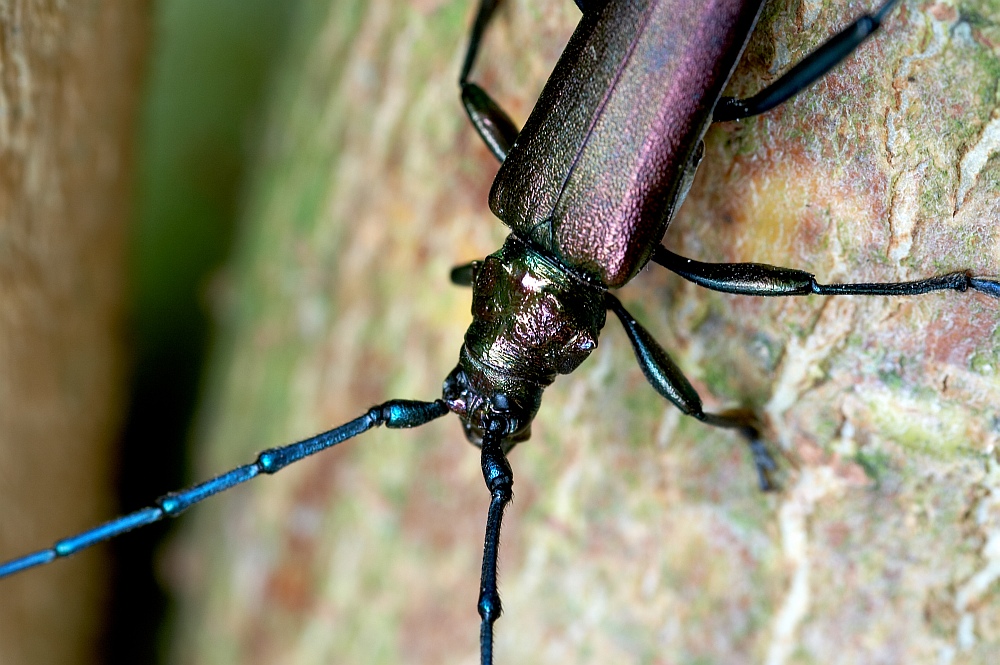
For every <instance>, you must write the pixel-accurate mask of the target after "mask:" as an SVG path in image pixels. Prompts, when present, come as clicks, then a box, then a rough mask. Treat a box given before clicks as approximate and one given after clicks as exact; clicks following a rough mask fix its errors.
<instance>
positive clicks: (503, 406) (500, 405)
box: [490, 393, 510, 412]
mask: <svg viewBox="0 0 1000 665" xmlns="http://www.w3.org/2000/svg"><path fill="white" fill-rule="evenodd" d="M490 402H492V404H493V408H494V409H496V410H497V411H501V412H502V411H509V410H510V400H508V399H507V396H506V395H504V394H503V393H495V394H494V395H493V396H492V397H491V398H490Z"/></svg>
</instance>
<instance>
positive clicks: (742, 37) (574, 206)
mask: <svg viewBox="0 0 1000 665" xmlns="http://www.w3.org/2000/svg"><path fill="white" fill-rule="evenodd" d="M762 4H763V3H762V2H761V1H760V0H710V1H709V2H705V3H698V2H691V1H690V0H645V1H642V2H631V1H623V2H608V3H606V4H604V5H603V6H600V7H596V8H594V9H592V10H588V11H585V12H584V14H583V18H582V19H581V20H580V24H579V25H578V26H577V28H576V31H575V32H574V33H573V36H572V37H571V38H570V41H569V43H568V44H567V46H566V49H565V50H564V51H563V54H562V57H561V58H560V59H559V62H558V64H557V65H556V67H555V69H554V70H553V72H552V74H551V76H550V77H549V80H548V83H547V84H546V85H545V88H544V90H543V91H542V94H541V96H540V97H539V100H538V103H537V104H536V105H535V108H534V111H533V112H532V113H531V115H530V117H529V118H528V120H527V122H526V123H525V126H524V128H523V129H522V130H521V131H520V133H519V134H518V136H517V140H516V141H515V142H514V144H513V146H512V147H511V150H510V153H509V154H508V155H507V158H506V159H505V160H504V162H503V164H502V166H501V167H500V171H499V173H498V174H497V176H496V179H495V180H494V182H493V188H492V191H491V192H490V207H491V208H492V210H493V212H494V213H495V214H496V215H497V216H498V217H499V218H500V219H501V220H502V221H503V222H504V223H505V224H506V225H507V226H509V227H510V228H511V229H512V230H513V233H512V234H511V236H510V237H509V238H508V240H507V242H506V244H505V245H504V247H503V248H502V249H501V250H500V251H499V252H497V253H495V254H493V255H491V256H490V257H488V258H487V259H486V261H485V262H484V263H483V264H482V265H481V266H479V267H478V269H477V270H476V273H475V275H474V280H473V284H472V287H473V305H472V314H473V322H472V325H471V326H470V327H469V330H468V332H467V333H466V336H465V344H464V345H463V347H462V351H461V354H460V358H459V363H458V366H457V367H456V368H455V370H454V371H453V372H452V373H451V374H450V375H449V377H448V380H447V381H446V382H445V388H444V399H445V402H446V403H447V404H448V406H449V408H450V409H451V410H452V411H453V412H454V413H456V414H457V415H458V416H459V417H460V418H461V420H462V424H463V427H464V429H465V433H466V436H467V437H468V438H469V440H470V441H472V442H473V443H475V444H476V445H479V444H480V443H481V442H482V437H483V432H484V427H485V425H484V423H485V422H486V420H487V419H489V418H490V417H491V416H494V415H497V414H499V413H501V412H503V414H504V416H505V419H506V421H507V422H508V432H507V436H505V448H507V449H509V448H510V447H512V446H513V445H514V444H515V443H517V442H518V441H523V440H525V439H527V438H528V436H529V435H530V429H531V425H530V423H531V419H532V418H533V417H534V415H535V413H537V411H538V407H539V405H540V403H541V393H542V391H543V390H544V389H545V387H546V386H548V385H549V384H550V383H552V381H553V380H554V379H555V376H556V374H568V373H570V372H572V371H573V370H574V369H576V367H577V366H579V364H580V363H581V362H583V360H584V359H585V358H586V357H587V355H589V354H590V352H591V351H593V349H594V348H596V347H597V336H598V334H599V332H600V330H601V328H602V327H603V326H604V321H605V308H606V304H605V302H604V298H603V292H604V290H606V289H608V288H616V287H620V286H623V285H625V284H626V283H627V282H628V281H629V280H631V279H632V278H633V277H635V275H636V274H637V273H638V272H639V270H641V269H642V267H643V266H644V265H645V264H646V262H647V261H648V260H649V257H650V255H651V254H652V251H653V248H654V247H655V246H656V245H657V243H659V241H660V239H661V238H662V237H663V234H664V232H665V231H666V228H667V225H668V224H669V222H670V218H671V216H672V215H673V212H674V211H675V210H676V208H677V207H678V206H679V205H680V203H681V202H682V201H683V198H684V196H685V195H686V194H687V190H688V188H689V187H690V184H691V180H692V179H693V177H694V172H695V169H696V168H697V166H698V161H699V160H700V157H701V150H702V141H701V139H702V136H703V135H704V133H705V131H706V130H707V128H708V126H709V124H711V122H712V111H713V109H714V108H715V105H716V103H717V102H718V100H719V97H720V95H721V94H722V90H723V88H724V87H725V85H726V82H727V81H728V80H729V77H730V75H731V74H732V71H733V69H734V68H735V67H736V64H737V62H738V61H739V58H740V55H741V53H742V52H743V49H744V48H745V46H746V42H747V40H748V39H749V36H750V33H751V32H752V30H753V26H754V23H755V22H756V20H757V16H758V14H759V13H760V9H761V6H762ZM497 396H500V400H501V403H500V404H496V403H495V401H496V397H497Z"/></svg>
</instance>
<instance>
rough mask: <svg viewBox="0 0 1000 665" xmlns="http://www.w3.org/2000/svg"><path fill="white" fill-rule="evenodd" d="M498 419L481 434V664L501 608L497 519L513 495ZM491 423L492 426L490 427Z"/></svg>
mask: <svg viewBox="0 0 1000 665" xmlns="http://www.w3.org/2000/svg"><path fill="white" fill-rule="evenodd" d="M501 424H502V421H500V420H495V421H492V422H490V423H489V427H488V428H487V433H486V436H484V437H483V446H482V452H483V456H482V467H483V479H484V480H485V481H486V487H487V488H488V489H489V490H490V510H489V514H488V516H487V518H486V541H485V543H484V545H483V571H482V575H481V577H480V578H479V616H480V617H482V624H481V626H480V630H479V654H480V659H481V661H482V665H492V663H493V622H495V621H496V620H497V618H498V617H499V616H500V612H501V611H502V607H501V604H500V593H499V592H498V591H497V552H498V550H499V549H500V523H501V522H502V521H503V511H504V509H505V508H506V507H507V504H508V503H510V500H511V499H512V498H513V496H514V495H513V492H512V491H511V488H512V487H513V485H514V473H513V471H511V468H510V463H509V462H508V461H507V457H506V455H504V452H503V436H502V429H503V428H502V427H500V425H501ZM494 426H495V427H494Z"/></svg>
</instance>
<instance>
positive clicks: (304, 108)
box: [171, 0, 1000, 664]
mask: <svg viewBox="0 0 1000 665" xmlns="http://www.w3.org/2000/svg"><path fill="white" fill-rule="evenodd" d="M471 5H472V3H471V2H469V1H468V0H462V1H458V0H456V1H454V2H450V1H445V0H439V1H435V0H425V1H421V2H411V3H405V2H392V1H390V0H371V1H370V2H362V1H361V0H356V1H354V2H347V1H346V0H344V1H339V2H334V3H329V6H325V3H323V2H320V1H319V0H317V1H316V2H312V3H309V7H308V8H307V10H306V11H305V12H304V15H303V17H302V18H301V20H300V23H299V32H298V36H297V43H296V46H295V48H293V49H292V52H291V54H290V56H289V58H288V61H287V62H286V64H285V66H284V68H283V72H284V75H283V77H282V78H281V79H280V81H279V84H278V85H277V86H275V88H274V90H275V100H274V104H273V113H272V116H271V117H272V121H271V123H270V129H269V132H268V134H267V135H266V136H265V137H264V138H263V148H262V150H261V153H260V159H259V170H258V172H257V176H256V179H255V183H254V185H253V188H252V194H251V196H250V199H249V202H248V206H247V223H248V226H247V228H246V230H245V231H246V232H245V234H244V237H243V241H242V243H241V246H240V248H239V251H238V255H237V258H236V260H235V262H234V265H233V267H232V289H231V291H230V292H229V293H228V295H227V297H226V298H225V299H224V300H223V302H222V304H221V305H220V311H221V317H222V323H223V333H222V334H221V337H220V341H219V344H218V353H217V356H216V365H215V369H214V375H213V377H214V378H213V380H212V381H211V385H210V400H209V402H208V404H207V405H206V406H205V409H204V414H205V415H204V418H203V426H202V435H201V437H200V438H201V440H202V441H203V442H204V443H205V445H206V447H205V448H204V449H203V450H202V451H201V452H200V453H199V455H200V463H199V465H198V468H199V469H200V472H201V475H202V476H206V477H207V476H209V475H211V474H213V473H216V472H219V471H221V470H223V469H226V468H229V467H231V466H235V465H236V464H240V463H243V462H244V461H247V460H248V459H250V458H252V455H253V453H254V452H255V451H256V450H259V449H262V448H265V447H269V446H272V445H276V444H278V443H282V442H288V441H291V440H294V439H298V438H303V437H305V436H308V435H310V434H312V433H314V432H316V431H319V430H322V429H325V428H328V427H331V426H333V425H336V424H339V423H343V422H345V421H347V420H349V419H351V418H353V417H355V416H357V415H360V414H361V413H362V412H363V411H364V410H365V409H366V408H367V407H369V406H370V405H372V404H375V403H378V402H381V401H384V400H385V399H388V398H390V397H409V398H417V399H433V398H434V397H436V396H437V395H439V391H440V384H441V380H442V379H443V378H444V376H445V375H446V374H447V373H448V372H449V371H450V369H451V368H452V367H453V366H454V364H455V361H456V360H457V356H458V349H459V347H460V345H461V342H462V334H463V331H464V328H465V326H467V325H468V322H469V319H470V316H469V297H470V296H469V292H468V291H467V290H462V289H457V288H453V287H451V286H450V285H449V284H448V281H447V273H448V269H449V267H450V266H452V265H454V264H459V263H463V262H466V261H469V260H470V259H474V258H479V257H482V256H484V255H485V254H487V253H489V252H492V251H494V250H495V249H496V248H497V247H499V245H500V243H501V242H502V239H503V237H504V235H505V228H504V227H503V225H502V224H501V223H500V222H499V221H497V220H496V219H494V218H493V217H492V215H491V214H490V212H489V209H488V207H487V203H486V201H487V194H488V191H489V187H490V183H491V179H492V177H493V175H494V173H495V172H496V169H497V165H496V163H495V161H494V160H493V158H492V157H491V156H490V155H489V153H488V152H487V151H486V150H485V148H484V147H483V146H482V145H481V143H480V141H479V139H478V138H477V137H476V135H475V134H474V132H473V130H472V129H471V128H470V127H469V126H468V123H467V121H466V119H465V117H464V114H463V112H462V110H461V107H460V104H459V102H458V89H457V86H456V78H457V71H458V65H459V63H460V60H461V56H462V53H463V49H464V47H465V43H466V31H467V26H468V24H469V21H470V12H471V10H472V7H471ZM866 9H872V6H871V4H870V3H860V2H852V3H850V4H849V5H848V4H846V3H845V2H843V1H842V0H823V1H822V2H820V1H818V0H817V1H815V2H807V3H800V2H787V3H785V2H777V3H772V4H769V5H768V6H767V7H766V8H765V10H764V15H763V17H762V19H761V21H760V23H759V26H758V29H757V31H756V33H755V36H754V38H753V40H752V42H751V45H750V47H749V48H748V50H747V53H746V55H745V57H744V59H743V63H742V64H741V66H740V67H739V69H738V71H737V74H736V76H735V78H734V79H733V82H732V84H731V87H730V93H731V94H738V95H748V94H752V93H753V92H755V91H756V90H758V89H760V88H761V87H762V86H763V85H765V84H766V83H769V82H771V81H774V80H775V79H776V78H777V76H778V75H779V74H780V73H782V72H783V71H785V70H787V69H788V67H789V66H791V65H792V64H793V63H794V62H796V61H798V60H799V59H801V58H802V57H803V56H805V55H806V54H807V53H808V52H810V51H811V50H812V49H813V48H815V47H816V46H817V45H818V44H820V43H821V42H822V41H823V40H824V39H825V38H827V37H828V36H829V35H831V34H832V33H834V32H836V31H837V30H839V28H840V27H842V26H844V25H846V24H847V23H848V22H849V21H850V20H852V19H853V18H854V17H855V16H856V15H858V14H860V13H861V12H863V11H864V10H866ZM577 17H578V12H577V10H576V8H575V7H574V6H573V4H572V3H570V2H568V1H567V2H552V1H548V0H547V1H546V2H536V1H533V0H515V1H512V2H510V3H508V5H507V6H506V8H505V9H504V10H503V11H501V13H500V15H499V17H498V20H497V22H496V25H495V29H494V30H492V31H491V32H490V34H489V37H488V40H487V44H486V50H485V52H484V54H483V58H482V60H481V61H480V66H479V67H478V69H477V72H476V73H475V79H476V80H477V81H479V82H481V83H482V84H483V85H484V87H485V88H487V89H488V90H490V91H491V92H492V93H493V94H494V96H495V98H496V99H498V100H499V101H500V102H501V103H502V104H503V105H504V106H505V107H506V108H507V109H508V110H509V111H510V112H511V114H512V115H513V117H514V118H515V120H517V121H518V122H519V123H520V122H523V121H524V119H525V118H526V117H527V114H528V113H529V111H530V109H531V106H532V104H533V100H534V99H535V98H536V96H537V94H538V92H539V91H540V89H541V86H542V85H543V83H544V80H545V77H546V76H547V74H548V72H549V71H550V70H551V68H552V66H553V64H554V62H555V60H556V58H557V57H558V53H559V52H560V50H561V47H562V46H563V44H564V43H565V40H566V39H567V38H568V36H569V34H570V33H571V31H572V28H573V26H574V24H575V23H576V20H577ZM998 25H1000V14H998V12H997V8H996V6H995V4H991V3H990V2H988V1H987V0H973V1H971V2H969V3H966V4H964V5H963V6H962V9H961V12H959V11H958V9H956V8H955V7H953V6H951V5H946V4H936V5H917V4H914V3H904V6H902V7H901V8H898V9H897V10H895V11H894V12H893V13H892V15H891V16H890V18H889V19H888V21H887V22H886V24H885V29H884V30H883V31H882V32H881V33H880V34H879V35H877V36H876V37H875V38H873V39H872V40H870V41H869V42H868V43H866V44H865V45H863V46H862V47H861V49H860V50H859V52H858V53H857V54H856V55H855V56H854V57H852V58H850V59H849V60H848V61H847V62H846V63H845V64H844V65H843V66H841V67H839V68H838V69H837V70H836V71H834V72H833V73H832V74H831V75H829V76H827V77H826V78H825V79H824V80H823V81H821V82H820V83H818V84H817V85H815V86H813V87H811V88H810V89H808V90H806V91H804V92H803V93H801V94H800V95H799V96H798V97H796V98H795V99H794V100H793V101H791V102H790V103H788V104H786V105H784V106H782V107H780V108H779V109H776V110H774V111H773V112H771V113H769V114H766V115H763V116H761V117H758V118H754V119H751V120H747V121H743V122H735V123H727V124H721V125H718V126H714V127H713V128H712V129H711V130H710V131H709V133H708V136H707V137H706V152H705V159H704V161H703V164H702V167H701V170H700V171H699V174H698V178H697V180H696V182H695V185H694V188H693V190H692V192H691V194H690V196H689V198H688V201H687V203H686V204H685V206H684V208H683V210H682V211H681V213H680V214H679V216H678V217H677V219H675V220H674V222H673V224H672V226H671V228H670V229H669V231H668V233H667V235H666V238H665V244H666V245H667V246H668V247H669V248H671V249H673V250H674V251H677V252H679V253H682V254H684V255H687V256H691V257H693V258H699V259H702V260H707V261H757V262H766V263H772V264H776V265H786V266H789V267H795V268H801V269H806V270H809V271H810V272H814V273H816V274H817V278H818V279H819V280H820V281H821V282H848V281H850V282H863V281H899V280H907V279H916V278H919V277H923V276H930V275H934V274H940V273H944V272H949V271H954V270H966V269H968V270H970V271H972V272H973V273H975V274H980V275H998V274H1000V205H998V203H1000V195H998V183H1000V159H997V157H996V155H995V153H996V152H997V151H998V149H1000V139H998V137H1000V118H998V113H997V109H998V105H1000V99H998V94H997V72H998V71H1000V63H998V56H997V46H996V45H997V44H1000V28H998ZM620 295H621V297H622V299H623V301H624V302H625V305H626V307H628V308H629V309H630V310H631V311H632V312H633V314H634V315H635V316H636V317H637V318H638V319H639V320H641V321H642V322H643V323H644V324H645V325H646V326H647V327H648V328H649V329H650V330H651V332H653V334H654V335H655V336H657V337H658V338H659V339H660V340H661V341H662V343H663V344H664V346H665V347H666V348H667V349H669V350H670V352H671V353H672V354H673V355H674V357H675V359H676V360H677V361H678V363H679V364H680V366H681V367H682V368H683V369H684V370H685V371H686V372H687V373H688V376H689V377H690V379H691V381H692V383H693V385H694V386H695V387H696V388H697V389H698V390H699V391H700V393H701V394H702V396H703V398H704V400H705V403H706V406H707V407H708V408H709V409H711V410H719V409H722V408H729V407H737V406H750V407H754V408H756V409H758V410H759V411H760V412H761V413H762V414H764V416H765V418H766V421H767V426H768V428H767V434H768V438H769V440H770V441H771V442H772V444H773V447H774V448H775V450H777V451H780V463H781V467H782V490H781V491H780V492H777V493H772V494H762V493H760V492H759V491H757V487H756V477H755V474H754V472H753V469H752V467H751V464H750V460H749V456H748V453H747V451H746V448H745V446H744V444H743V443H742V442H741V441H740V440H739V439H738V438H737V436H735V435H734V434H731V433H728V432H725V431H719V430H714V429H711V428H709V427H707V426H704V425H702V424H700V423H698V422H696V421H693V420H691V419H688V418H684V417H682V416H680V414H679V413H678V412H677V411H676V410H675V409H674V408H673V407H671V406H670V405H668V404H665V403H664V401H663V400H662V399H660V398H659V397H658V396H657V395H656V393H654V392H653V391H652V390H651V389H650V387H649V386H648V385H647V384H646V382H645V380H644V378H643V376H642V374H641V372H640V371H639V368H638V367H637V365H636V363H635V361H634V358H633V357H632V351H631V349H630V348H629V345H628V342H627V339H626V337H625V336H624V334H623V333H622V331H621V329H620V327H619V326H618V324H617V322H616V321H614V320H613V319H612V320H610V321H609V324H608V327H607V330H606V331H605V333H604V335H603V336H602V338H601V342H600V344H601V345H600V348H599V349H598V350H597V351H596V352H595V353H594V355H593V357H592V358H591V359H589V360H588V361H587V362H586V363H585V364H584V366H583V367H581V368H580V370H579V371H578V372H576V374H575V375H573V376H571V377H565V378H561V379H560V380H559V381H557V382H556V384H555V385H554V386H553V387H552V388H550V389H549V390H548V391H547V392H546V396H545V400H544V404H543V406H542V409H541V412H540V414H539V418H538V420H537V421H536V425H535V427H534V435H533V440H532V441H530V442H528V443H524V444H521V446H519V447H518V448H517V449H516V450H515V451H514V452H513V454H512V455H511V464H512V466H513V469H514V475H515V481H514V489H515V495H516V498H515V501H514V503H513V505H512V507H511V509H510V510H509V511H508V513H507V517H506V520H505V527H504V538H503V544H502V548H501V571H500V572H501V576H500V583H501V592H502V594H503V600H504V608H505V612H506V613H505V614H504V616H503V617H502V618H501V619H500V621H499V622H498V623H497V624H496V640H497V645H496V660H497V662H498V663H501V664H502V663H516V662H517V663H538V662H552V663H613V662H630V663H631V662H649V663H694V662H713V663H727V664H729V663H769V664H778V663H806V662H824V663H874V662H880V663H881V662H885V663H890V662H891V663H913V662H932V661H937V662H961V663H987V662H992V661H993V659H995V654H996V648H997V642H998V641H1000V595H998V590H1000V587H998V585H997V582H996V580H997V578H998V577H1000V506H998V505H997V504H998V501H1000V467H998V466H997V460H996V451H995V447H996V444H997V441H998V439H1000V419H998V416H997V405H998V404H1000V382H998V378H997V376H998V375H997V368H998V366H1000V315H998V301H997V300H995V299H991V298H989V297H987V296H985V295H982V294H978V293H964V294H958V293H938V294H930V295H925V296H920V297H908V298H893V299H890V298H874V297H872V298H864V297H833V298H820V297H817V296H813V297H801V298H771V299H763V298H751V297H740V296H731V295H723V294H718V293H712V292H707V291H704V290H702V289H699V288H697V287H695V286H693V285H692V284H689V283H687V282H684V281H683V280H681V279H680V278H678V277H676V276H673V275H670V274H668V273H666V272H665V271H664V270H662V269H659V268H656V267H651V268H650V269H649V270H647V271H645V272H644V273H643V274H642V275H640V277H639V278H638V279H636V280H635V282H634V283H632V284H630V285H629V286H628V287H626V288H625V289H623V290H622V291H621V292H620ZM488 503H489V496H488V493H487V491H486V489H485V488H484V486H483V480H482V475H481V472H480V469H479V455H478V452H477V451H476V450H475V449H472V448H471V447H469V445H468V444H467V443H465V441H464V437H463V435H462V432H461V429H460V427H459V426H458V423H457V422H456V420H455V419H454V418H445V419H442V420H440V421H438V422H435V423H433V424H430V425H427V426H425V427H423V428H421V429H418V430H415V431H377V432H371V433H368V434H365V435H364V436H363V437H360V438H359V439H358V440H355V441H352V442H350V443H347V444H345V445H343V446H341V447H340V448H339V449H337V450H333V451H330V452H326V453H323V454H322V455H320V456H318V457H317V458H315V459H311V460H309V461H306V462H303V463H301V464H298V465H295V466H294V467H293V468H290V469H287V470H285V471H283V472H282V473H281V474H279V475H278V476H276V477H275V478H273V479H271V478H269V479H262V480H257V481H255V482H254V483H252V484H251V485H250V486H248V487H246V488H241V489H239V490H235V491H233V492H230V493H229V495H227V496H225V497H221V498H219V499H217V500H214V501H212V502H211V503H210V504H209V505H206V506H205V507H204V508H201V509H199V511H198V514H197V516H196V517H195V518H194V519H193V520H192V522H193V523H194V526H193V527H192V528H190V529H189V538H188V539H187V540H186V541H185V542H184V544H183V546H182V547H180V548H178V550H177V551H176V552H175V554H176V555H175V556H174V557H173V559H172V564H171V575H172V577H173V578H174V579H175V580H176V584H177V586H178V587H179V589H180V592H181V594H182V596H183V601H182V603H181V607H180V609H179V612H178V627H179V631H178V634H177V639H176V642H175V652H174V653H175V656H176V658H177V660H178V662H184V663H208V662H211V663H217V662H233V663H244V664H246V663H272V662H284V663H314V662H315V663H319V662H337V663H348V662H357V663H369V664H370V663H394V664H396V663H403V662H405V663H435V664H437V663H446V662H447V663H450V662H462V663H473V662H476V661H477V660H478V646H477V642H478V629H479V617H478V616H477V613H476V609H475V606H476V599H477V594H478V578H479V568H480V563H481V556H482V542H483V530H484V524H485V516H486V509H487V505H488Z"/></svg>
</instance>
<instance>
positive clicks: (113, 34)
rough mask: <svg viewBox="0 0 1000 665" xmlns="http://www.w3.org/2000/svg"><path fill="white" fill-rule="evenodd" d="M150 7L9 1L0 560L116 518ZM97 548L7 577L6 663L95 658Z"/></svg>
mask: <svg viewBox="0 0 1000 665" xmlns="http://www.w3.org/2000/svg"><path fill="white" fill-rule="evenodd" d="M144 18H145V7H144V3H137V2H133V1H131V0H125V1H121V2H114V1H112V2H74V3H70V4H62V3H56V4H53V3H45V2H31V1H27V2H22V1H18V0H14V1H10V2H0V302H2V305H0V455H2V459H3V463H2V464H0V506H2V509H0V558H2V559H7V558H9V557H13V556H16V555H20V554H25V553H26V552H27V551H28V550H29V549H30V548H40V547H44V546H47V545H49V544H51V543H52V542H53V541H54V540H55V539H56V538H57V537H61V536H64V535H67V534H69V533H72V532H74V531H78V530H80V529H82V528H85V527H87V526H90V525H92V524H94V523H96V522H98V521H99V520H100V519H102V518H106V517H107V516H108V515H109V514H111V513H112V510H113V508H112V504H113V488H114V483H113V482H112V478H111V472H112V459H113V452H114V451H113V446H114V443H115V439H116V435H117V429H118V425H119V422H120V419H121V414H122V408H123V406H124V405H123V401H124V400H123V397H124V394H123V378H124V371H123V370H124V342H125V335H124V332H125V330H124V325H123V308H124V300H125V293H126V290H125V286H126V262H125V247H126V244H125V237H126V235H125V234H126V228H127V227H126V223H127V220H128V215H129V212H130V210H129V205H130V200H129V183H130V175H131V172H132V155H131V139H132V133H133V122H132V120H133V117H134V111H135V107H136V101H137V96H138V92H139V85H138V83H139V81H138V73H139V64H140V59H139V56H140V55H141V53H142V51H143V48H142V47H143V43H144V38H145V36H146V34H145V28H146V25H145V21H144ZM106 578H107V571H106V566H105V562H104V561H103V552H101V551H99V550H98V551H95V552H93V553H88V554H84V555H81V556H79V557H76V558H75V559H74V560H73V561H70V562H66V563H62V564H60V565H57V566H50V567H48V568H45V569H42V570H37V571H32V572H29V573H25V574H23V575H21V576H18V577H14V578H11V579H5V580H3V582H2V584H0V586H2V589H0V599H2V600H0V662H2V663H4V665H19V664H22V663H23V664H25V665H28V664H37V663H90V662H96V661H97V659H98V644H97V642H98V634H99V631H100V628H101V624H102V616H103V615H102V612H103V601H104V600H106V596H107V590H106V589H105V588H104V584H105V583H106V581H107V579H106Z"/></svg>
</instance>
